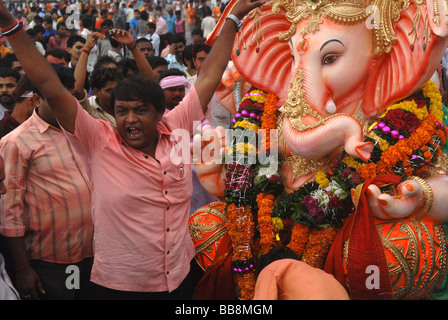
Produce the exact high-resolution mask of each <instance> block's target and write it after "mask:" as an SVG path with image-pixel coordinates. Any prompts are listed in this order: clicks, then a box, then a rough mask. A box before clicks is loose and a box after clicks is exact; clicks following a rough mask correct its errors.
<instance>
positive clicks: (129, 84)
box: [110, 74, 165, 112]
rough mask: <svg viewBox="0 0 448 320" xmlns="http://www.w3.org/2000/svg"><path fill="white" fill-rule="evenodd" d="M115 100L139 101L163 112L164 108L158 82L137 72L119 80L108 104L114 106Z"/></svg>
mask: <svg viewBox="0 0 448 320" xmlns="http://www.w3.org/2000/svg"><path fill="white" fill-rule="evenodd" d="M116 100H120V101H141V102H143V103H150V104H152V105H153V106H154V108H155V109H156V111H157V112H163V111H164V110H165V93H164V92H163V90H162V88H161V87H160V85H159V83H158V82H157V81H155V80H153V79H150V78H145V77H143V76H141V75H139V74H136V75H133V76H132V77H131V78H129V79H126V80H123V81H121V82H120V83H119V84H118V85H117V86H116V87H115V88H114V89H113V90H112V93H111V95H110V105H111V106H114V105H115V101H116Z"/></svg>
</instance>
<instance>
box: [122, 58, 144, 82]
mask: <svg viewBox="0 0 448 320" xmlns="http://www.w3.org/2000/svg"><path fill="white" fill-rule="evenodd" d="M118 68H119V69H120V70H121V73H122V75H123V78H128V77H129V75H130V74H136V73H138V72H139V70H138V66H137V62H135V60H134V59H131V58H123V59H121V61H120V62H118Z"/></svg>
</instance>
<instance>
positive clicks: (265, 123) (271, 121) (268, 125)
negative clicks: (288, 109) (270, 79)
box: [261, 93, 278, 153]
mask: <svg viewBox="0 0 448 320" xmlns="http://www.w3.org/2000/svg"><path fill="white" fill-rule="evenodd" d="M277 102H278V98H277V97H276V96H275V95H274V94H272V93H270V94H269V95H268V97H267V98H266V102H265V104H264V111H263V114H262V116H261V129H265V130H266V136H265V137H263V139H262V141H261V148H262V149H263V150H266V153H268V152H269V150H270V148H271V136H270V130H274V129H276V128H277V120H278V117H277V107H276V106H275V105H276V104H277Z"/></svg>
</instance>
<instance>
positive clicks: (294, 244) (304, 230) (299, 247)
mask: <svg viewBox="0 0 448 320" xmlns="http://www.w3.org/2000/svg"><path fill="white" fill-rule="evenodd" d="M310 232H311V228H310V227H309V226H307V225H305V224H302V223H296V225H295V226H294V229H293V230H292V234H291V242H290V243H289V244H288V247H289V248H290V249H291V250H292V251H294V253H295V254H296V255H297V257H298V258H299V259H300V258H302V255H303V251H304V250H305V246H306V243H307V242H308V236H309V234H310Z"/></svg>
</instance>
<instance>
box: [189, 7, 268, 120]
mask: <svg viewBox="0 0 448 320" xmlns="http://www.w3.org/2000/svg"><path fill="white" fill-rule="evenodd" d="M263 4H264V0H239V1H238V2H237V3H236V4H235V7H234V8H233V9H232V11H231V12H230V13H231V14H233V15H234V16H236V17H237V18H238V19H239V20H241V19H243V18H244V17H245V16H246V14H248V13H249V12H250V11H251V10H253V9H255V8H257V7H260V6H262V5H263ZM236 32H237V25H236V23H235V22H234V21H232V20H230V19H227V21H226V22H225V23H224V25H223V27H222V29H221V32H220V33H219V36H218V38H217V39H216V41H215V43H214V44H213V47H212V50H211V51H210V54H209V55H208V56H207V59H206V60H205V61H204V64H203V65H202V67H201V71H200V72H199V75H198V79H197V80H196V83H195V88H196V91H197V93H198V96H199V100H200V102H201V106H202V110H203V111H204V113H205V112H206V111H207V105H208V103H209V102H210V100H211V98H212V96H213V94H214V92H215V90H216V88H217V87H218V85H219V83H220V82H221V78H222V75H223V73H224V71H225V70H226V67H227V64H228V63H229V60H230V53H231V51H232V47H233V42H234V40H235V35H236Z"/></svg>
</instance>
